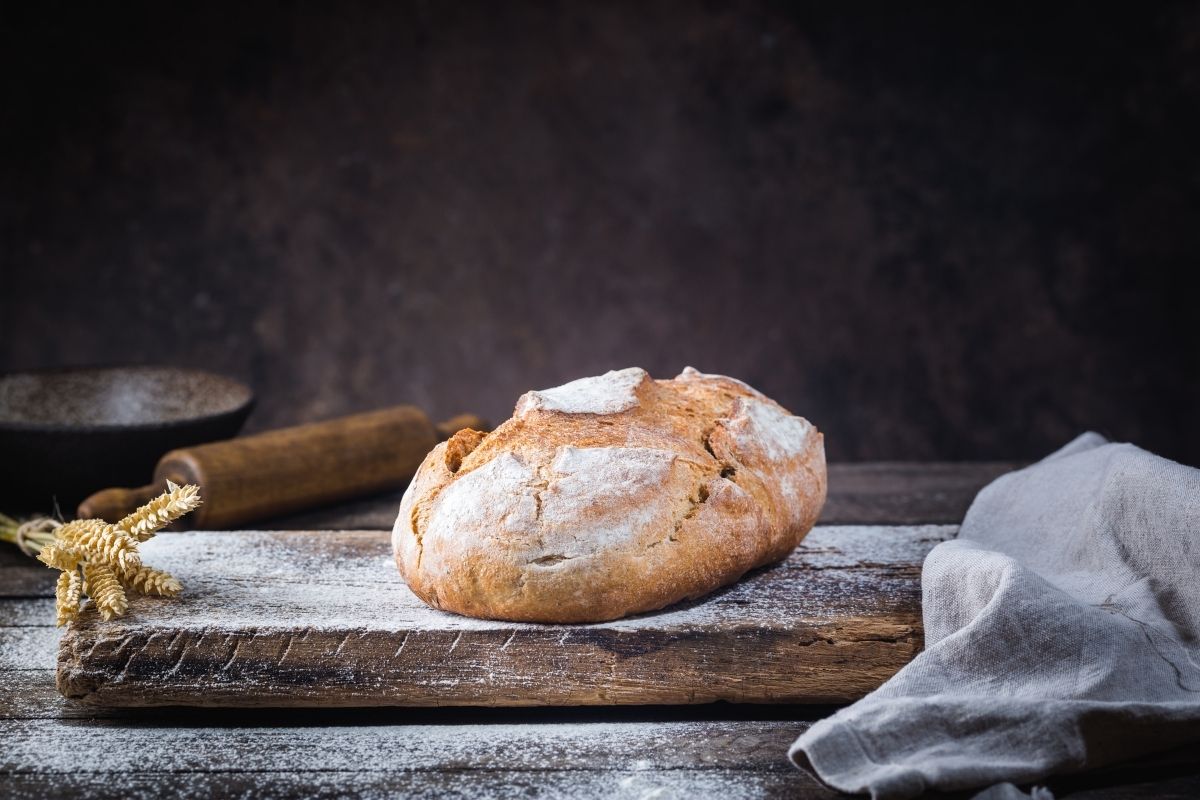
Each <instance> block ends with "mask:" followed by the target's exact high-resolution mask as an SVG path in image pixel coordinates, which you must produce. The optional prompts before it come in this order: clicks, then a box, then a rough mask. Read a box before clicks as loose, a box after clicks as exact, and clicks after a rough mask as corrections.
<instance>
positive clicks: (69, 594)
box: [54, 567, 83, 625]
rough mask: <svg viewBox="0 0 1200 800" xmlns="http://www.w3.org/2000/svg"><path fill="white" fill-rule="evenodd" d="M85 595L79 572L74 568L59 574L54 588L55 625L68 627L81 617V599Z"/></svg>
mask: <svg viewBox="0 0 1200 800" xmlns="http://www.w3.org/2000/svg"><path fill="white" fill-rule="evenodd" d="M82 593H83V580H82V579H81V578H80V576H79V570H78V569H76V568H74V567H72V568H71V569H69V570H66V571H64V572H61V573H59V576H58V584H57V585H56V586H55V587H54V610H55V614H56V616H57V620H56V621H55V623H54V624H55V625H66V624H67V623H68V622H70V621H72V620H74V619H75V618H76V617H78V616H79V597H80V595H81V594H82Z"/></svg>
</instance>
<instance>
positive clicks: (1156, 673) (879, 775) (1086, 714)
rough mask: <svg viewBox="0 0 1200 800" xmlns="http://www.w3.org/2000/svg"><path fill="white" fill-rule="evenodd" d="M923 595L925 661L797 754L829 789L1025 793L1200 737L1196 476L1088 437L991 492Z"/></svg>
mask: <svg viewBox="0 0 1200 800" xmlns="http://www.w3.org/2000/svg"><path fill="white" fill-rule="evenodd" d="M921 593H922V601H923V603H924V611H923V614H924V623H925V650H924V652H922V653H921V654H920V655H918V656H917V657H916V658H915V659H914V660H913V661H912V662H911V663H909V664H908V665H907V666H905V667H904V668H903V669H902V670H900V672H898V673H897V674H896V675H895V676H893V677H892V679H891V680H889V681H888V682H887V683H885V684H884V685H883V686H881V687H880V688H879V689H877V690H876V691H875V692H873V693H872V694H870V695H868V696H867V697H865V698H863V699H862V700H860V701H859V702H857V703H855V704H854V705H852V706H850V707H848V708H845V709H843V710H842V711H840V712H838V713H837V714H835V715H834V716H832V717H830V718H828V719H825V720H821V721H820V722H818V723H816V724H815V725H813V726H812V728H810V729H809V730H808V731H806V732H805V733H804V735H803V736H801V737H800V738H799V739H798V740H797V741H796V743H795V744H794V745H793V746H792V749H791V751H790V753H789V755H790V756H791V757H792V759H793V760H794V761H796V763H798V764H803V763H804V759H805V758H807V763H808V764H810V765H811V766H812V768H813V769H814V770H815V771H816V773H817V774H818V775H819V776H820V777H821V778H822V779H823V780H824V781H825V782H826V783H828V784H830V785H831V786H833V787H835V788H837V789H840V790H842V791H847V792H870V794H871V796H872V797H874V798H886V799H890V798H906V797H914V796H916V795H919V794H921V793H922V792H924V791H927V790H934V789H936V790H963V789H971V788H976V787H986V786H991V785H993V784H998V783H1010V784H1012V783H1015V784H1028V783H1031V782H1034V781H1039V780H1041V779H1043V778H1045V777H1046V776H1048V775H1051V774H1055V773H1065V772H1075V771H1079V770H1085V769H1089V768H1092V767H1097V766H1100V765H1103V764H1109V763H1112V762H1116V761H1121V760H1125V759H1128V758H1132V757H1135V756H1138V755H1142V754H1145V753H1148V752H1152V751H1155V750H1160V749H1164V748H1168V747H1174V746H1178V745H1181V744H1185V743H1187V742H1190V741H1200V470H1197V469H1194V468H1191V467H1186V466H1183V465H1180V464H1177V463H1174V462H1172V461H1168V460H1166V459H1163V458H1160V457H1158V456H1155V455H1152V454H1151V453H1148V452H1146V451H1145V450H1142V449H1140V448H1137V447H1134V446H1133V445H1129V444H1111V443H1108V442H1106V441H1105V440H1104V439H1103V438H1102V437H1101V436H1099V435H1097V434H1094V433H1087V434H1084V435H1082V436H1080V437H1079V438H1078V439H1076V440H1075V441H1073V442H1071V443H1070V444H1069V445H1067V446H1066V447H1064V448H1063V449H1062V450H1059V451H1058V452H1056V453H1054V454H1052V455H1051V456H1049V457H1047V458H1046V459H1044V460H1043V461H1040V462H1038V463H1036V464H1034V465H1032V466H1030V467H1027V468H1025V469H1023V470H1018V471H1016V472H1013V473H1010V474H1008V475H1005V476H1002V477H1000V478H999V479H997V480H996V481H994V482H993V483H991V484H990V485H989V486H987V487H986V488H984V489H983V491H981V492H980V493H979V495H978V496H977V497H976V498H975V501H974V503H973V504H972V505H971V508H970V509H969V510H968V512H967V515H966V519H965V520H964V521H963V524H962V527H961V528H960V531H959V535H958V538H957V539H954V540H951V541H948V542H943V543H942V544H939V545H938V546H936V547H935V548H934V549H933V550H932V551H931V552H930V553H929V555H928V557H927V558H926V559H925V565H924V569H923V571H922V575H921ZM1015 791H1016V790H1015V787H1013V786H1011V785H1010V786H1005V787H1001V786H995V787H993V789H991V790H989V792H988V796H993V797H1006V796H1011V794H1010V793H1015ZM1036 794H1037V796H1046V794H1048V793H1046V792H1045V791H1044V790H1039V791H1038V792H1037V793H1036Z"/></svg>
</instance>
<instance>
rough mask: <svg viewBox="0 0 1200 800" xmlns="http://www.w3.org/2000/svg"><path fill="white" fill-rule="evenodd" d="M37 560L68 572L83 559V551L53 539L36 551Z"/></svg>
mask: <svg viewBox="0 0 1200 800" xmlns="http://www.w3.org/2000/svg"><path fill="white" fill-rule="evenodd" d="M37 557H38V561H41V562H42V563H43V564H45V565H46V566H48V567H54V568H55V569H61V570H63V571H64V572H70V571H71V570H74V569H76V568H77V567H78V566H79V565H80V563H82V562H83V560H84V557H85V556H84V553H83V551H82V550H80V549H79V548H78V547H76V546H75V545H72V544H67V543H66V542H62V541H59V540H57V539H55V540H54V541H52V542H50V543H49V544H47V545H46V546H45V547H43V548H42V552H40V553H38V556H37Z"/></svg>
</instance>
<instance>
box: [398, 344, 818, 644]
mask: <svg viewBox="0 0 1200 800" xmlns="http://www.w3.org/2000/svg"><path fill="white" fill-rule="evenodd" d="M824 501H825V449H824V445H823V442H822V437H821V434H820V433H819V432H818V431H817V430H816V428H814V427H813V426H812V425H811V424H809V423H808V421H806V420H804V419H802V418H800V417H795V416H792V415H791V414H789V413H788V412H787V411H785V410H784V409H783V408H782V407H780V406H779V405H778V404H777V403H775V402H774V401H772V400H770V399H768V398H767V397H765V396H764V395H762V394H760V393H759V392H757V391H755V390H754V389H751V388H750V387H749V386H747V385H746V384H744V383H742V382H741V381H737V380H734V379H732V378H726V377H723V376H720V375H704V374H701V373H699V372H697V371H696V370H694V369H692V368H691V367H689V368H687V369H685V370H684V371H683V373H682V374H681V375H680V376H679V377H677V378H675V379H674V380H659V381H656V380H653V379H651V378H650V376H649V375H647V374H646V372H645V370H642V369H638V368H631V369H624V370H620V371H616V372H609V373H607V374H605V375H601V376H598V377H595V378H584V379H582V380H577V381H573V382H572V383H568V384H565V385H563V386H559V387H557V388H555V389H547V390H545V391H540V392H529V393H527V394H525V395H524V396H522V397H521V399H520V401H519V402H518V403H517V407H516V411H515V412H514V413H513V416H512V419H510V420H508V421H507V422H505V423H504V424H503V425H501V426H500V427H499V428H497V429H496V430H495V431H493V432H492V433H490V434H483V433H480V432H478V431H473V430H463V431H459V432H458V433H457V434H455V435H454V436H453V437H451V438H450V440H449V441H446V442H443V443H442V444H439V445H438V446H437V447H435V448H434V449H433V450H432V451H431V452H430V453H429V455H428V456H427V457H426V458H425V461H424V463H422V464H421V468H420V470H418V472H417V475H416V477H415V478H414V479H413V481H412V484H411V485H410V486H409V487H408V491H407V492H405V494H404V499H403V501H402V502H401V504H400V516H399V518H398V519H397V520H396V526H395V529H394V531H393V533H392V547H393V550H394V552H395V556H396V564H397V565H398V566H399V567H400V572H401V574H402V575H403V576H404V578H405V580H407V581H408V585H409V586H410V587H411V588H412V590H413V592H415V593H416V594H417V596H418V597H420V598H421V599H422V600H424V601H425V602H427V603H429V604H430V605H432V606H434V607H436V608H441V609H445V610H447V611H455V612H457V613H459V614H468V615H470V616H474V617H485V618H490V619H507V620H518V621H528V622H599V621H602V620H609V619H615V618H617V617H622V616H625V615H627V614H635V613H638V612H641V611H651V610H654V609H658V608H662V607H663V606H666V605H670V604H671V603H675V602H678V601H680V600H685V599H689V598H695V597H699V596H701V595H703V594H706V593H708V592H711V591H712V590H714V589H716V588H718V587H720V586H723V585H725V584H727V583H730V582H732V581H734V580H737V579H738V578H739V577H740V576H741V575H743V574H744V573H745V572H746V571H747V570H750V569H753V568H754V567H757V566H761V565H763V564H769V563H771V562H773V561H778V560H779V559H781V558H783V557H784V556H786V555H787V554H788V553H790V552H791V551H792V549H793V548H794V547H795V546H796V544H797V543H798V542H799V541H800V540H801V539H802V538H804V535H805V534H806V533H808V531H809V530H810V529H811V528H812V526H813V523H814V522H815V521H816V519H817V515H818V514H819V513H820V510H821V505H822V504H823V503H824Z"/></svg>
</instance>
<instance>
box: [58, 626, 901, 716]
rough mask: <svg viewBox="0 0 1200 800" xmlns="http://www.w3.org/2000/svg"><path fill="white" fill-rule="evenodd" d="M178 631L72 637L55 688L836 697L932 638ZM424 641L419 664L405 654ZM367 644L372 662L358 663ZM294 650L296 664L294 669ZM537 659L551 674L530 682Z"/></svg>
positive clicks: (370, 698)
mask: <svg viewBox="0 0 1200 800" xmlns="http://www.w3.org/2000/svg"><path fill="white" fill-rule="evenodd" d="M172 638H178V637H171V638H167V637H163V636H161V635H159V634H157V633H154V632H151V633H149V634H148V635H145V636H140V635H138V634H137V633H133V634H124V635H121V636H119V637H113V638H112V639H104V638H100V639H94V640H86V643H83V642H81V640H80V639H79V638H76V637H63V639H62V640H61V642H60V645H59V650H58V659H57V678H56V684H57V686H58V689H59V691H60V692H61V693H62V694H63V696H64V697H66V698H69V699H70V700H72V701H75V702H79V703H83V704H90V705H98V706H106V705H118V706H124V707H152V706H170V705H186V706H195V707H215V708H237V707H242V708H249V707H270V708H281V707H295V708H305V707H314V706H315V707H350V708H354V707H378V706H414V707H439V706H510V707H520V706H588V705H677V704H678V705H684V704H694V703H713V702H719V701H723V702H730V703H805V704H838V703H845V702H850V701H852V700H855V699H858V698H859V697H862V696H863V695H865V694H867V693H868V692H870V691H871V690H873V689H874V688H876V687H878V686H879V685H880V684H881V683H883V682H884V681H885V680H887V679H888V678H889V677H891V675H893V674H894V673H895V672H896V671H897V670H898V669H899V668H900V667H902V666H903V665H904V664H905V663H907V662H908V661H910V660H911V659H912V658H913V656H915V655H916V653H917V652H919V651H920V649H921V646H922V641H923V640H922V636H921V632H920V619H919V617H917V616H915V615H914V616H910V617H909V618H907V619H905V620H897V621H891V622H888V623H881V622H880V621H879V620H877V619H863V620H856V619H847V620H843V621H839V622H838V623H837V624H834V625H828V626H795V627H788V626H781V627H780V628H778V629H775V630H771V629H766V630H764V629H761V628H758V627H747V628H745V629H742V630H729V629H725V630H721V631H717V632H712V631H697V632H694V633H693V634H691V635H683V636H679V635H676V634H675V633H673V632H664V633H650V634H647V632H646V631H622V630H612V629H587V628H582V629H576V630H567V631H562V630H560V629H557V628H547V629H545V630H533V631H530V630H526V629H522V630H516V629H514V630H511V631H504V630H483V631H470V630H468V631H459V632H457V633H454V632H451V631H412V632H410V633H406V634H405V635H404V636H403V637H402V638H401V639H400V642H399V644H398V645H397V644H396V639H395V638H394V637H393V636H392V635H391V632H387V631H343V630H320V629H313V630H312V631H311V632H307V633H306V634H303V635H299V636H297V635H295V632H289V635H288V637H287V638H286V639H285V640H282V642H281V641H280V640H279V639H275V638H274V637H265V638H264V637H261V636H260V632H259V631H257V630H247V631H241V632H237V633H234V634H230V633H226V632H221V633H219V634H216V635H215V636H214V637H213V640H212V641H206V640H205V639H203V638H201V639H199V640H194V639H193V640H184V641H183V642H181V643H180V642H176V641H172ZM81 644H84V646H86V650H85V649H81ZM410 648H411V649H410ZM422 649H424V650H426V652H425V653H423V654H421V655H420V656H419V660H418V661H417V662H415V664H414V666H413V668H412V669H411V670H410V669H409V668H408V667H407V666H406V664H405V662H404V655H405V652H410V653H412V652H415V651H418V650H422ZM430 649H432V650H433V651H435V652H437V653H443V654H445V657H444V658H445V659H449V658H451V657H456V658H458V659H461V664H455V665H451V663H450V662H449V661H448V660H441V661H440V663H441V665H442V666H441V668H440V669H439V658H438V657H437V656H430V655H429V653H428V651H429V650H430ZM98 650H100V651H106V655H104V656H98V655H97V651H98ZM393 650H394V651H395V652H394V653H393V659H394V663H391V664H389V663H386V653H385V652H384V651H386V652H392V651H393ZM747 653H753V657H752V658H749V659H748V658H746V654H747ZM381 654H382V655H383V656H384V657H385V658H384V659H381V658H380V655H381ZM497 654H500V655H501V656H502V659H500V658H498V655H497ZM359 656H362V657H363V658H364V659H370V660H371V663H370V665H369V666H367V667H366V668H363V667H362V666H360V665H359V664H358V663H356V658H357V657H359ZM288 658H294V659H296V661H297V662H298V664H299V666H298V667H297V668H289V667H288V666H287V664H286V661H287V659H288ZM330 659H332V660H333V661H332V663H330ZM314 665H319V666H314ZM164 667H165V671H164ZM485 669H486V670H488V671H487V672H484V670H485ZM539 671H540V672H541V673H542V674H545V675H548V676H551V680H549V681H547V682H544V683H536V684H534V683H531V682H530V680H529V675H530V674H537V673H539ZM193 681H199V685H200V686H202V687H203V688H202V690H198V687H197V684H196V683H194V682H193ZM306 687H315V690H314V691H313V692H311V693H310V692H306V691H305V688H306Z"/></svg>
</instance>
